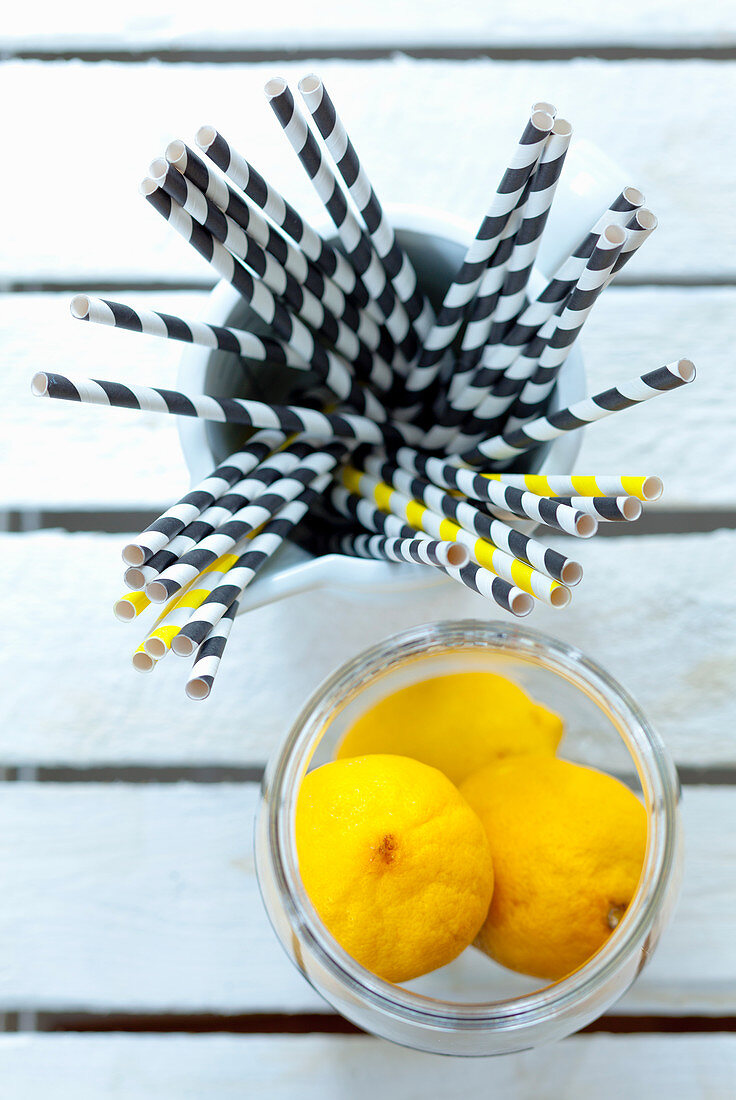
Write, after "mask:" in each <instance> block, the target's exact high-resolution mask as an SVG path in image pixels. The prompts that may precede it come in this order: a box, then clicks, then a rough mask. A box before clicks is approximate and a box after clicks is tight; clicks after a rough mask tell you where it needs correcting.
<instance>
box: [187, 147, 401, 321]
mask: <svg viewBox="0 0 736 1100" xmlns="http://www.w3.org/2000/svg"><path fill="white" fill-rule="evenodd" d="M195 141H196V142H197V145H198V146H199V147H200V149H201V150H202V151H203V152H204V153H206V154H207V156H208V157H209V158H210V160H212V161H213V163H214V164H216V165H217V167H218V168H220V169H221V170H222V171H223V172H224V173H225V175H226V176H227V177H228V179H229V180H231V181H232V183H234V184H235V186H236V187H239V188H240V190H241V191H242V192H243V193H244V194H245V195H247V196H248V198H249V199H250V200H251V202H254V203H255V204H256V205H257V206H258V207H260V209H261V210H262V211H263V213H264V214H265V215H266V216H267V217H269V218H270V219H271V221H272V222H274V224H275V225H277V226H278V227H279V228H280V229H283V231H284V233H286V234H287V235H288V236H289V237H291V239H292V240H293V241H296V243H297V244H298V245H299V246H300V247H301V249H302V251H303V252H304V253H305V255H306V256H308V258H309V259H310V260H311V261H312V263H313V264H315V265H316V266H317V267H318V268H319V270H320V271H322V272H323V273H324V274H325V275H329V276H330V277H331V278H332V279H334V281H335V282H336V283H337V285H338V286H339V287H340V289H341V290H343V291H344V292H345V294H348V295H350V296H351V297H352V298H353V300H354V302H355V304H356V305H357V306H358V307H359V308H360V309H370V310H375V311H376V316H378V317H380V311H379V310H378V308H377V307H376V306H375V305H373V303H372V302H371V298H370V295H369V293H368V290H367V288H366V286H365V284H364V283H363V281H362V280H361V278H360V276H359V275H358V273H357V272H356V270H355V268H354V267H353V266H352V264H351V263H349V261H348V260H347V259H346V258H345V256H343V255H342V253H341V252H338V250H337V249H336V248H334V247H333V246H332V245H331V244H330V243H329V242H328V241H325V240H324V239H323V238H322V237H321V236H320V235H319V233H317V232H316V230H314V229H313V228H312V226H311V225H310V224H309V223H308V222H305V221H304V219H303V218H302V217H301V215H300V214H299V213H298V212H297V211H296V210H295V209H294V207H293V206H292V205H291V204H290V203H289V202H287V201H286V199H285V198H284V197H283V196H282V195H281V194H280V193H279V192H278V191H277V190H276V189H275V188H274V187H272V186H271V184H270V183H267V182H266V180H265V179H264V178H263V176H262V175H261V174H260V172H258V171H256V169H255V168H254V167H253V165H252V164H251V163H250V162H249V161H247V160H246V159H245V157H243V156H241V154H240V153H239V152H238V151H237V150H236V149H235V148H234V147H233V146H232V145H231V144H230V143H229V142H228V141H227V140H226V138H224V137H223V135H222V134H221V133H220V132H219V130H216V129H215V128H214V126H201V127H200V128H199V130H198V131H197V134H196V137H195Z"/></svg>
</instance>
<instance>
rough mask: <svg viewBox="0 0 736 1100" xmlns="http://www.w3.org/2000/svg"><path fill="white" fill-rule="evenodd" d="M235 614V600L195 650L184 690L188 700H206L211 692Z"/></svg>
mask: <svg viewBox="0 0 736 1100" xmlns="http://www.w3.org/2000/svg"><path fill="white" fill-rule="evenodd" d="M237 613H238V601H237V600H236V601H235V603H233V604H231V605H230V607H229V608H228V609H227V611H226V612H225V614H224V615H223V616H222V618H221V619H220V621H219V623H218V624H217V626H216V627H214V628H213V629H212V630H211V631H210V633H209V636H208V637H207V638H206V639H205V640H204V641H203V642H202V644H201V646H200V647H199V649H198V650H197V656H196V658H195V660H194V663H193V665H192V671H191V673H190V674H189V679H188V680H187V683H186V687H185V688H184V690H185V691H186V693H187V696H188V698H189V699H197V700H199V699H206V698H207V696H208V695H209V694H210V692H211V691H212V684H213V682H214V679H215V676H216V675H217V670H218V668H219V667H220V662H221V660H222V655H223V653H224V651H225V646H226V645H227V640H228V638H229V637H230V631H231V630H232V626H233V620H234V619H235V616H236V615H237Z"/></svg>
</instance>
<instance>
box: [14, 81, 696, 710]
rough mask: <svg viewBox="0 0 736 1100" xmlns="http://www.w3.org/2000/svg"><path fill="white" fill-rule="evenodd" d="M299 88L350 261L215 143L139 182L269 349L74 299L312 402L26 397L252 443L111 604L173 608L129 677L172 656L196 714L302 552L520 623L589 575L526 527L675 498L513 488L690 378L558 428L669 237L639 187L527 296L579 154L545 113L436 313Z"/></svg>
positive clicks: (282, 116)
mask: <svg viewBox="0 0 736 1100" xmlns="http://www.w3.org/2000/svg"><path fill="white" fill-rule="evenodd" d="M299 90H300V92H301V97H302V99H303V101H304V104H305V105H306V107H307V109H308V111H309V114H310V115H311V122H312V124H313V125H312V124H310V122H308V121H307V117H306V116H305V114H304V113H303V111H302V109H301V108H300V107H299V106H298V105H297V103H296V102H295V100H294V97H293V95H292V93H291V92H290V90H289V88H288V86H287V84H286V82H285V81H283V80H280V79H276V80H270V81H269V82H268V83H267V85H266V95H267V97H268V100H269V102H270V105H271V107H272V108H273V111H274V113H275V115H276V117H277V119H278V120H279V122H280V124H281V126H282V127H283V131H284V134H285V135H286V137H287V139H288V141H289V142H290V143H291V145H292V147H293V149H294V151H295V152H296V154H297V156H298V158H299V160H300V162H301V164H302V165H303V167H304V168H305V170H306V172H307V174H308V176H309V178H310V179H311V181H312V183H313V185H314V187H315V189H316V190H317V193H318V195H319V197H320V199H321V200H322V201H323V203H324V205H325V207H326V209H327V211H328V213H329V215H330V217H331V219H332V221H333V222H334V225H335V229H336V235H337V240H338V241H339V244H337V245H333V244H332V243H330V242H329V241H328V240H325V239H324V238H323V237H322V236H320V235H319V234H318V233H317V232H315V230H314V229H313V228H312V227H311V226H310V225H309V224H308V223H307V222H306V221H304V220H303V219H302V218H301V217H300V215H299V214H298V213H297V211H296V210H295V209H294V208H293V207H292V206H291V205H290V204H289V203H288V202H287V201H286V199H284V198H283V197H282V196H281V195H280V194H279V193H278V192H277V191H276V190H275V189H274V188H273V187H272V186H271V185H270V184H269V183H267V182H266V180H265V179H264V178H263V177H262V176H261V175H260V174H259V173H258V172H257V171H256V169H255V168H254V167H253V166H252V165H251V164H250V163H249V162H248V161H247V160H245V159H244V158H243V157H242V156H241V155H240V154H239V153H238V152H237V151H236V150H235V149H234V148H233V146H232V145H230V144H229V142H228V141H227V140H226V139H225V138H224V137H223V136H222V134H220V133H219V132H218V131H217V130H215V129H213V128H212V127H210V126H204V127H202V128H201V129H200V130H199V131H198V133H197V135H196V142H197V145H198V146H199V149H200V151H201V153H202V154H203V155H200V154H199V153H195V152H194V151H193V150H192V149H191V148H189V147H188V146H187V145H185V144H184V143H183V142H181V141H174V142H172V143H171V144H170V145H169V146H168V148H167V149H166V154H165V157H162V158H159V159H157V160H155V161H154V162H153V163H152V165H151V168H150V169H149V175H148V176H147V177H146V179H145V180H144V181H143V183H142V185H141V190H142V193H143V194H144V195H145V197H146V199H147V200H148V202H149V203H150V204H151V206H153V208H154V209H155V210H156V211H157V212H158V213H159V214H160V215H162V216H163V217H164V218H165V219H166V220H167V221H168V222H169V224H170V225H171V226H172V227H173V229H174V230H176V232H177V233H179V234H180V235H181V236H183V237H184V238H185V239H186V240H187V241H189V243H190V244H191V245H192V246H193V247H194V248H195V249H196V250H197V251H198V252H199V253H200V255H202V256H203V257H204V258H205V259H206V260H207V262H208V263H209V264H210V265H211V267H212V268H213V269H214V271H215V272H216V273H217V275H218V276H219V277H220V278H221V279H225V280H227V281H228V282H229V283H231V284H232V286H233V287H235V288H236V289H237V291H238V292H239V294H240V295H241V296H242V298H243V299H244V300H245V302H246V303H247V304H248V305H249V306H250V308H251V309H252V311H253V312H254V313H255V314H256V315H257V316H258V317H259V318H260V319H261V320H262V321H263V322H264V323H265V325H266V328H267V334H266V335H256V334H255V333H253V332H250V331H246V330H244V329H238V328H234V327H228V326H216V325H209V324H205V323H203V322H199V321H195V320H189V319H185V318H183V317H175V316H172V315H170V314H165V313H156V312H151V311H142V310H134V309H132V308H131V307H130V306H128V305H125V304H123V303H121V302H112V301H105V300H101V299H95V298H91V297H89V296H86V295H78V296H77V297H75V298H74V300H73V302H72V313H73V315H74V316H75V317H77V318H79V319H81V320H87V321H95V322H97V323H99V324H104V325H110V326H112V327H117V328H123V329H127V330H129V331H134V332H141V333H148V334H151V335H154V336H160V337H164V338H166V339H172V340H182V341H184V342H188V343H193V344H199V345H202V346H203V347H207V348H219V349H223V350H226V351H229V352H232V353H234V354H236V355H238V356H241V357H242V358H243V360H244V361H247V362H250V363H251V364H252V363H254V362H255V363H258V364H260V365H262V366H265V367H268V366H270V365H280V366H286V367H289V368H292V369H293V370H295V371H297V372H306V374H305V375H304V377H305V378H307V379H308V381H309V385H307V386H306V388H305V390H304V394H303V400H302V403H301V404H300V405H298V406H296V405H276V404H267V403H264V402H262V401H256V400H249V399H247V398H240V397H232V398H221V397H212V396H208V395H204V394H197V395H189V394H184V393H180V392H177V391H173V390H164V389H155V388H148V387H143V386H128V385H123V384H121V383H118V382H111V381H101V380H99V379H83V380H71V379H69V378H66V377H63V376H61V375H58V374H47V373H39V374H37V375H35V377H34V379H33V383H32V387H33V390H34V392H35V393H36V394H38V395H42V396H47V397H51V398H61V399H63V400H70V401H78V402H82V403H86V402H89V403H92V404H98V405H108V406H122V407H126V408H134V409H142V410H146V411H155V412H161V413H173V414H175V415H179V416H192V417H203V418H205V419H209V420H213V421H219V422H229V423H235V424H240V425H245V426H247V427H248V428H249V429H251V430H252V432H251V434H250V435H249V436H248V438H247V441H246V442H245V443H244V445H243V446H242V447H241V448H240V449H239V450H238V451H236V452H235V453H233V454H231V455H230V456H229V457H228V458H227V459H226V461H225V462H224V463H222V464H221V465H220V466H218V467H217V468H216V469H215V470H213V472H212V473H211V474H210V475H209V476H208V477H207V478H205V479H204V480H203V481H201V482H200V483H199V484H198V485H196V486H195V487H194V488H193V489H192V490H191V491H190V492H189V493H187V494H186V495H185V496H184V497H182V499H181V500H179V501H177V502H176V504H174V505H172V507H171V508H169V509H168V510H167V511H166V512H164V514H163V515H161V516H160V517H159V518H158V519H157V520H156V521H155V522H154V523H152V524H151V525H150V526H149V527H147V528H146V530H145V531H143V532H142V533H141V534H140V535H139V536H138V537H137V538H136V539H135V540H133V541H132V542H131V543H129V544H128V545H127V546H125V548H124V550H123V559H124V561H125V563H126V565H127V567H128V568H127V571H126V573H125V582H126V584H127V585H128V587H129V588H130V589H131V590H132V591H130V592H129V593H127V594H126V595H124V596H122V597H121V598H120V599H119V600H118V601H117V603H116V604H115V614H116V615H117V617H118V618H119V619H122V620H132V619H135V618H137V616H138V615H139V614H141V612H143V611H145V610H146V608H148V607H149V605H150V604H164V605H165V606H164V607H163V610H162V612H161V614H160V615H159V617H158V619H157V620H156V621H155V623H154V624H153V626H152V627H151V628H150V629H149V631H148V634H147V636H146V638H145V640H144V641H143V642H142V644H141V645H140V646H139V647H138V648H137V650H136V651H135V653H134V655H133V664H134V667H136V668H137V669H139V670H142V671H146V670H149V669H151V668H153V667H154V665H155V664H156V663H157V662H158V661H159V660H161V658H163V657H164V656H165V655H166V653H167V652H168V651H169V650H170V649H171V650H173V651H174V652H175V653H177V654H179V655H181V656H192V655H194V664H193V667H192V671H191V674H190V677H189V680H188V682H187V685H186V691H187V694H188V695H189V696H190V698H195V699H201V698H206V696H207V695H208V694H209V692H210V689H211V687H212V681H213V677H214V675H215V672H216V670H217V668H218V665H219V663H220V659H221V656H222V652H223V649H224V646H225V643H226V640H227V637H228V634H229V632H230V629H231V627H232V623H233V620H234V617H235V614H236V612H237V609H238V601H239V599H240V598H241V596H242V593H243V591H244V589H245V588H246V586H247V585H248V584H250V582H251V581H252V580H253V578H254V577H255V576H256V574H257V573H258V571H259V569H260V568H261V567H262V566H263V564H264V562H265V561H267V560H268V559H269V558H270V557H271V555H272V554H273V553H274V552H275V551H276V550H277V549H278V547H279V546H280V545H281V543H282V542H283V540H284V539H287V538H290V539H293V540H294V541H297V542H301V544H302V545H307V546H309V548H310V549H313V550H315V551H316V552H318V553H329V552H338V553H341V554H350V555H357V556H361V557H367V558H380V559H388V560H389V561H395V562H415V563H418V564H421V565H424V566H426V567H429V568H432V569H438V570H440V571H442V572H443V573H445V574H446V575H447V576H449V577H451V578H453V579H454V580H456V581H458V582H459V583H460V584H463V585H465V586H466V587H468V588H470V589H471V590H473V591H474V592H476V593H479V594H481V595H483V596H485V597H487V598H489V599H490V600H493V601H495V603H496V604H498V605H499V606H500V607H502V608H504V609H505V610H506V611H508V612H510V613H511V614H513V615H517V616H521V615H526V614H528V613H529V611H530V610H531V608H532V606H533V603H534V600H535V599H536V600H542V601H544V602H545V603H547V604H550V605H552V606H554V607H563V606H565V605H566V604H567V603H568V602H569V600H570V588H571V586H573V585H575V584H577V583H578V582H579V581H580V579H581V577H582V569H581V566H580V564H579V563H578V562H577V561H575V560H574V559H573V558H570V557H567V556H566V555H565V554H564V553H562V552H561V551H560V550H558V549H555V548H552V547H550V546H548V545H547V544H546V543H545V542H544V541H542V540H541V539H539V538H535V537H534V536H532V535H530V534H527V533H525V530H522V529H520V528H526V530H529V529H530V527H531V528H532V529H533V526H534V525H537V524H545V525H547V526H548V527H550V528H553V529H556V530H557V531H561V532H565V533H566V534H568V535H573V536H576V537H582V538H585V537H588V536H590V535H592V534H594V533H595V531H596V530H597V527H598V523H599V521H604V522H608V521H627V520H634V519H636V518H637V517H638V515H639V514H640V512H641V501H646V500H652V499H656V497H658V496H659V495H660V493H661V491H662V485H661V482H660V480H659V479H658V478H656V477H654V476H642V477H634V476H631V477H629V476H599V475H579V476H576V475H573V476H549V477H546V476H541V475H534V474H524V473H511V472H504V471H507V470H508V468H509V466H510V465H511V463H512V462H513V461H514V460H515V459H517V458H518V457H519V456H524V455H527V456H528V455H529V453H530V452H532V451H533V450H534V448H536V447H537V446H538V445H540V444H544V443H547V442H549V441H551V440H554V439H555V438H557V437H558V436H560V435H562V434H563V433H565V432H569V431H573V430H575V429H577V428H580V427H582V426H583V425H586V424H590V423H592V422H593V421H595V420H600V419H602V418H603V417H606V416H610V415H611V414H613V413H616V412H619V411H621V410H623V409H626V408H628V407H630V406H631V405H634V404H637V403H639V402H642V401H647V400H649V399H650V398H652V397H656V396H657V395H658V394H661V393H664V392H666V391H668V390H672V389H675V388H677V387H679V386H682V385H684V384H686V383H688V382H690V381H692V379H693V378H694V376H695V370H694V367H693V365H692V363H691V362H690V361H689V360H687V359H680V360H679V361H677V362H674V363H669V364H668V365H667V366H663V367H660V368H657V369H654V370H651V371H649V372H647V373H646V374H643V375H641V376H636V377H634V378H629V379H627V380H626V381H624V382H622V383H621V384H619V385H618V386H615V387H612V388H610V389H608V390H605V391H603V392H601V393H597V394H595V395H593V396H590V397H587V398H585V399H584V400H581V401H578V402H576V403H575V404H573V405H571V406H569V407H568V408H564V409H560V410H558V411H554V412H550V411H549V407H550V401H551V399H552V397H553V395H554V393H555V386H556V382H557V379H558V377H559V373H560V370H561V368H562V367H563V365H564V363H565V360H566V358H567V356H568V354H569V352H570V349H571V347H572V346H573V343H574V341H575V339H576V338H577V336H578V334H579V332H580V330H581V328H582V326H583V324H584V322H585V320H586V318H587V316H588V314H589V313H590V311H591V309H592V308H593V305H594V303H595V301H596V299H597V297H598V295H599V294H600V293H601V291H602V290H603V288H604V287H606V286H607V285H608V284H609V283H610V282H611V280H612V278H613V277H614V275H615V274H616V273H617V272H618V271H620V270H621V268H622V267H623V266H624V264H625V263H627V262H628V261H629V260H630V259H631V257H632V256H633V255H634V253H635V252H636V250H637V249H638V248H639V247H640V245H641V244H642V243H643V241H644V240H645V239H646V238H647V237H648V236H649V234H650V233H651V232H652V231H653V229H654V228H655V226H656V218H655V217H654V215H653V214H652V213H651V212H650V211H649V210H647V209H646V208H645V207H644V197H643V195H642V194H641V192H639V191H637V190H636V189H635V188H633V187H627V188H626V189H625V190H624V191H623V192H622V193H621V194H620V195H618V196H617V197H616V198H615V199H613V201H612V202H611V205H610V207H609V208H608V210H607V211H606V212H605V213H604V214H603V216H602V217H601V218H600V219H599V220H598V221H597V222H596V224H595V225H594V226H592V228H591V230H590V232H589V233H588V234H587V235H586V237H585V238H584V239H583V240H582V241H581V242H580V243H579V245H578V246H577V247H576V248H575V249H574V251H573V252H572V254H571V255H570V256H569V257H568V258H567V259H566V260H565V261H564V263H562V265H561V266H560V267H559V269H558V270H557V271H556V272H555V273H554V275H553V277H552V278H550V279H549V280H548V281H547V282H546V284H545V285H544V287H543V288H542V290H541V291H540V292H539V293H538V294H537V295H536V297H532V296H531V295H530V292H529V278H530V275H531V273H532V269H533V266H534V262H535V257H536V254H537V251H538V248H539V244H540V240H541V238H542V233H543V231H544V228H545V224H546V221H547V217H548V214H549V211H550V207H551V204H552V200H553V197H554V194H555V189H556V187H557V182H558V180H559V178H560V173H561V170H562V167H563V164H564V160H565V155H566V152H567V148H568V145H569V143H570V137H571V126H570V124H569V123H568V122H566V121H565V120H563V119H560V118H557V117H556V112H555V109H554V107H553V106H552V105H551V104H549V103H536V104H534V106H533V108H532V111H531V113H530V117H529V120H528V122H527V123H526V126H525V128H524V131H523V133H522V135H521V138H520V139H519V142H518V145H517V146H516V148H515V150H514V152H513V156H512V158H511V161H510V162H509V166H508V168H507V169H506V171H505V172H504V174H503V177H502V179H501V182H500V184H499V186H498V189H497V191H496V193H495V194H494V195H493V197H492V199H491V203H490V206H489V209H488V212H487V213H486V215H485V217H484V219H483V221H482V223H481V226H480V228H479V230H478V233H477V234H476V237H475V239H474V240H472V241H471V243H470V245H469V246H468V249H467V252H466V255H465V258H464V260H463V263H462V265H461V267H460V270H459V271H458V272H457V274H456V276H455V279H454V281H453V283H452V285H451V286H450V287H449V289H448V290H447V292H446V294H445V297H444V300H443V301H442V303H441V304H440V305H439V308H438V310H437V312H436V314H435V313H434V311H433V309H432V307H431V305H430V302H429V301H428V299H427V297H426V296H425V294H424V293H423V291H422V288H421V286H420V284H419V282H418V280H417V275H416V272H415V270H414V268H413V266H412V264H411V262H410V260H409V258H408V256H407V255H406V253H405V252H404V250H403V249H402V248H401V246H400V244H399V242H398V241H397V238H396V235H395V233H394V230H393V229H392V226H391V224H390V223H389V221H388V220H387V218H386V216H385V214H384V212H383V210H382V208H381V205H380V203H379V201H378V198H377V196H376V193H375V191H374V190H373V187H372V185H371V183H370V181H369V179H368V176H367V175H366V172H365V170H364V168H363V166H362V164H361V162H360V160H359V158H358V155H357V153H356V151H355V148H354V146H353V144H352V142H351V141H350V138H349V137H348V134H347V132H346V130H345V128H344V126H343V124H342V122H341V121H340V118H339V116H338V114H337V112H336V110H335V107H334V105H333V103H332V101H331V99H330V97H329V95H328V94H327V91H326V90H325V87H324V85H323V83H322V81H321V80H319V79H318V78H317V77H316V76H307V77H306V78H304V79H303V80H302V81H301V82H300V84H299ZM317 135H319V137H318V136H317ZM320 138H321V141H320ZM205 157H206V158H207V159H205ZM218 169H219V171H218ZM520 520H521V521H522V522H521V523H520V522H519V521H520ZM529 521H531V524H529Z"/></svg>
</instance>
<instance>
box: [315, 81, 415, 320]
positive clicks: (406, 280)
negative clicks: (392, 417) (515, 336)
mask: <svg viewBox="0 0 736 1100" xmlns="http://www.w3.org/2000/svg"><path fill="white" fill-rule="evenodd" d="M299 91H300V92H301V94H302V98H303V99H304V102H305V103H306V105H307V107H308V108H309V111H310V113H311V115H312V118H313V119H314V122H315V124H316V126H317V129H318V130H319V132H320V134H321V135H322V138H323V140H324V143H325V146H326V147H327V151H328V153H329V154H330V156H331V157H332V159H333V160H334V162H335V164H336V165H337V169H338V171H339V173H340V175H341V176H342V178H343V181H344V183H345V186H346V187H347V190H348V194H349V195H350V198H351V199H352V200H353V202H354V203H355V205H356V207H357V209H358V212H359V213H360V216H361V218H362V219H363V222H364V224H365V227H366V229H367V230H368V236H369V237H370V239H371V242H372V244H373V247H374V248H375V250H376V253H377V254H378V258H379V259H380V261H381V263H382V264H383V266H384V268H385V270H386V274H387V275H388V277H389V278H390V280H391V285H392V286H393V288H394V292H395V294H396V297H397V298H398V300H399V301H400V302H401V304H402V305H403V307H404V309H405V310H406V312H407V313H408V315H409V320H410V321H411V322H412V325H413V326H414V329H415V331H416V333H417V336H418V339H419V341H420V342H421V341H422V340H423V339H424V337H425V336H426V335H427V333H428V332H429V329H430V326H431V324H432V308H431V306H430V304H429V302H428V301H427V299H426V298H425V296H424V294H423V293H422V291H421V289H420V287H419V285H418V283H417V273H416V271H415V270H414V267H413V265H412V263H411V260H410V259H409V257H408V256H407V255H406V253H405V252H404V250H403V248H402V247H401V245H400V244H399V242H398V241H397V240H396V234H395V233H394V230H393V226H392V225H391V223H390V221H389V220H388V218H387V217H386V215H385V214H384V212H383V208H382V206H381V204H380V202H379V201H378V196H377V195H376V192H375V190H374V189H373V185H372V184H371V182H370V180H369V179H368V176H367V174H366V171H365V169H364V167H363V165H362V164H361V162H360V159H359V158H358V154H357V153H356V151H355V147H354V146H353V143H352V142H351V140H350V137H349V136H348V133H347V130H346V129H345V127H344V125H343V123H342V120H341V118H340V116H339V115H338V113H337V111H336V110H335V105H334V103H333V102H332V99H331V98H330V96H329V94H328V92H327V89H326V88H325V86H324V84H323V83H322V81H321V80H320V79H319V77H317V76H314V75H313V74H312V75H310V76H306V77H304V78H303V79H302V80H300V81H299Z"/></svg>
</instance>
